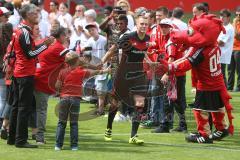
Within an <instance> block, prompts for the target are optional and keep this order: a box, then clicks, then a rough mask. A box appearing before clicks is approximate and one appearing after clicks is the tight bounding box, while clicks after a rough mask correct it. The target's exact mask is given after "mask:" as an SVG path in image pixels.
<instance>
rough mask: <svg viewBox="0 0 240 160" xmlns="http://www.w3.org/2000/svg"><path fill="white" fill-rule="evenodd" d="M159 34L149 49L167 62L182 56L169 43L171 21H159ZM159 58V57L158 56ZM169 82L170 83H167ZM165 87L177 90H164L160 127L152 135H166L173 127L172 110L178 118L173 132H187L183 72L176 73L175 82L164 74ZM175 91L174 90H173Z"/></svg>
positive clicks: (173, 78) (184, 78)
mask: <svg viewBox="0 0 240 160" xmlns="http://www.w3.org/2000/svg"><path fill="white" fill-rule="evenodd" d="M159 26H160V33H159V35H160V36H158V37H157V39H156V41H155V42H154V43H155V44H156V45H155V46H154V47H153V48H150V51H151V49H157V50H158V51H159V52H160V53H162V54H163V55H164V56H165V58H166V59H167V60H168V61H169V62H172V61H175V60H177V59H179V58H181V57H182V56H183V53H182V52H179V51H178V48H179V46H176V45H175V44H173V43H172V42H171V41H170V31H171V30H172V29H176V27H175V26H174V25H173V23H172V21H171V20H170V19H167V18H165V19H162V20H161V21H160V24H159ZM158 56H159V55H158ZM156 60H157V59H156ZM169 82H170V83H169ZM160 83H162V84H164V85H165V86H169V85H170V87H174V86H175V87H177V90H175V92H174V89H168V90H167V91H166V90H165V91H164V92H165V93H164V95H163V97H162V98H163V101H164V102H163V104H162V105H160V106H159V108H158V109H159V112H160V116H159V119H160V125H159V127H158V128H156V129H155V130H153V131H152V132H153V133H168V132H169V129H170V128H171V126H172V125H173V124H172V123H173V112H174V111H173V109H175V110H176V112H177V114H178V116H179V126H178V127H177V128H176V129H174V131H179V132H186V131H187V124H186V120H185V108H186V97H185V83H186V77H185V72H183V73H180V72H179V73H176V80H175V77H172V79H171V78H170V77H169V75H167V74H164V75H163V76H162V77H161V82H160ZM175 89H176V88H175ZM170 93H171V94H172V95H174V94H176V96H177V99H176V97H175V98H174V97H170V96H167V94H168V95H169V94H170Z"/></svg>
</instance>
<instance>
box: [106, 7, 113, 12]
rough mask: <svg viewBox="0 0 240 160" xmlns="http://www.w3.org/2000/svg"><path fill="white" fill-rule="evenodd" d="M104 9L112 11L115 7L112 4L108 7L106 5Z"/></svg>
mask: <svg viewBox="0 0 240 160" xmlns="http://www.w3.org/2000/svg"><path fill="white" fill-rule="evenodd" d="M104 9H106V10H108V11H109V12H110V13H111V12H112V10H113V7H112V6H106V7H104Z"/></svg>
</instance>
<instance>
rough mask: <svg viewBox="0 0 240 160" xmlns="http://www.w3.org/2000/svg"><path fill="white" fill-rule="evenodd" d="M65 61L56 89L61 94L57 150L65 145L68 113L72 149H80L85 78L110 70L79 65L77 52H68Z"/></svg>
mask: <svg viewBox="0 0 240 160" xmlns="http://www.w3.org/2000/svg"><path fill="white" fill-rule="evenodd" d="M65 62H66V63H67V64H68V66H67V67H66V68H64V69H62V70H61V71H60V73H59V75H58V78H57V82H56V84H55V87H56V90H57V92H59V94H60V102H59V108H58V111H59V121H58V126H57V131H56V145H55V150H56V151H59V150H61V149H62V147H63V141H64V135H65V128H66V125H67V120H68V115H69V119H70V137H71V149H72V150H78V116H79V110H80V97H81V96H82V84H83V80H84V79H86V78H88V77H90V76H93V75H96V74H103V73H107V72H109V70H108V69H106V70H95V71H90V70H86V69H84V68H82V67H79V55H78V54H77V53H75V52H69V53H67V54H66V57H65Z"/></svg>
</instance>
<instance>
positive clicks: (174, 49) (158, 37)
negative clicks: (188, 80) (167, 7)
mask: <svg viewBox="0 0 240 160" xmlns="http://www.w3.org/2000/svg"><path fill="white" fill-rule="evenodd" d="M154 29H155V30H153V31H152V35H151V36H150V42H155V43H156V45H155V46H152V47H149V49H148V52H149V53H151V52H152V51H153V50H157V52H155V53H154V54H151V55H149V58H150V60H151V61H154V62H156V61H157V60H158V57H159V55H162V56H161V57H165V59H166V60H168V58H169V57H172V58H174V60H177V59H179V58H182V57H183V52H180V51H179V46H178V45H175V44H173V43H172V42H171V41H170V35H162V34H161V29H160V26H159V25H158V26H157V27H155V28H154ZM149 74H150V73H149ZM184 75H186V72H176V76H184Z"/></svg>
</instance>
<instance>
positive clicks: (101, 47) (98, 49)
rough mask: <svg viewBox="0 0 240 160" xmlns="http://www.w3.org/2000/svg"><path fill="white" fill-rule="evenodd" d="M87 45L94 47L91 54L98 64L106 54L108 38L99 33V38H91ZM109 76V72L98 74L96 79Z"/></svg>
mask: <svg viewBox="0 0 240 160" xmlns="http://www.w3.org/2000/svg"><path fill="white" fill-rule="evenodd" d="M86 47H92V51H91V55H92V61H94V62H91V63H93V64H98V63H99V62H100V59H102V58H103V56H104V55H105V54H106V47H107V38H106V37H104V36H102V35H99V38H98V39H97V40H94V38H93V37H91V38H89V39H88V41H87V44H86ZM94 57H95V58H94ZM106 78H107V74H103V75H98V76H96V80H104V79H106Z"/></svg>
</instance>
